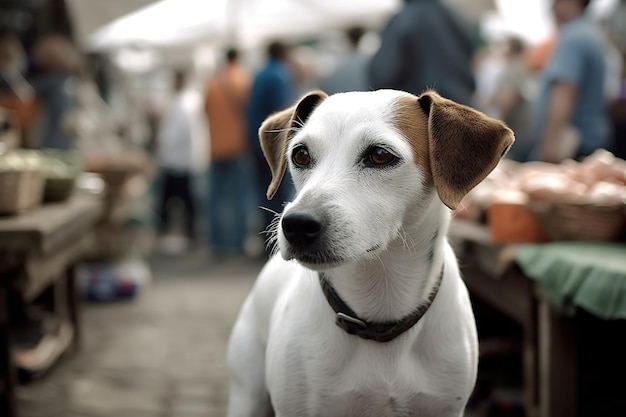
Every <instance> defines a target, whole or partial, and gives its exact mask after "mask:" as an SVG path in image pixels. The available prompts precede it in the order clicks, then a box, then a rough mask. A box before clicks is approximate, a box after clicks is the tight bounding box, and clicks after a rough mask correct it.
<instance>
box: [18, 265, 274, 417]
mask: <svg viewBox="0 0 626 417" xmlns="http://www.w3.org/2000/svg"><path fill="white" fill-rule="evenodd" d="M151 264H152V271H153V274H154V275H155V277H154V279H153V281H152V282H151V284H150V285H148V286H147V287H146V288H145V290H144V291H143V292H142V293H141V294H140V295H139V296H138V297H137V298H136V299H134V300H132V301H124V302H112V303H87V304H86V305H85V308H84V310H83V329H84V339H83V344H82V348H81V349H80V351H79V352H78V353H77V354H75V355H71V356H69V357H67V358H65V359H63V360H62V361H61V363H60V364H59V365H57V366H56V367H55V368H54V369H53V370H52V371H51V372H50V373H49V374H47V375H44V376H43V377H41V378H39V379H38V380H36V381H34V382H31V383H30V384H28V385H26V386H23V387H20V390H19V392H18V396H19V410H20V413H21V414H20V416H21V417H113V416H115V417H200V416H202V417H214V416H215V417H217V416H220V417H221V416H224V415H225V413H226V403H227V392H228V379H227V370H226V365H225V354H226V341H227V338H228V335H229V333H230V329H231V327H232V325H233V323H234V320H235V318H236V315H237V312H238V310H239V307H240V306H241V303H242V302H243V300H244V298H245V296H246V295H247V293H248V291H249V290H250V288H251V286H252V283H253V280H254V277H255V276H256V274H257V273H258V271H259V269H260V267H261V265H262V263H261V262H259V261H251V260H249V259H244V258H239V259H230V260H222V261H210V260H208V259H207V258H206V257H205V256H203V255H202V253H196V254H191V255H187V256H184V257H181V258H167V257H158V256H155V257H153V259H152V261H151Z"/></svg>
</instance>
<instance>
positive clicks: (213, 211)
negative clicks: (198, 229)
mask: <svg viewBox="0 0 626 417" xmlns="http://www.w3.org/2000/svg"><path fill="white" fill-rule="evenodd" d="M227 174H228V172H227V170H226V164H225V162H223V161H213V162H212V163H211V168H210V173H209V204H208V208H209V245H210V246H211V248H212V249H213V250H214V251H216V252H219V251H221V250H223V248H224V245H225V242H224V240H225V236H224V224H223V223H224V217H225V216H226V215H227V209H225V206H226V205H225V204H224V195H225V194H226V193H227V192H228V183H227V181H226V180H227V177H228V175H227Z"/></svg>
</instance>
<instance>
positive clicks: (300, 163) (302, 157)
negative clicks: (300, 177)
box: [291, 146, 311, 168]
mask: <svg viewBox="0 0 626 417" xmlns="http://www.w3.org/2000/svg"><path fill="white" fill-rule="evenodd" d="M291 160H292V161H293V163H294V164H295V165H296V166H297V167H300V168H304V167H307V166H309V165H310V164H311V155H309V150H308V149H307V148H306V147H305V146H298V147H297V148H296V149H294V150H293V153H292V154H291Z"/></svg>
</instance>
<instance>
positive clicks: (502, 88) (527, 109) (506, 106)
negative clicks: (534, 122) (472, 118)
mask: <svg viewBox="0 0 626 417" xmlns="http://www.w3.org/2000/svg"><path fill="white" fill-rule="evenodd" d="M524 52H525V46H524V43H523V41H522V40H521V39H519V38H517V37H511V38H509V39H508V40H507V41H506V49H505V53H504V56H505V63H504V68H503V69H502V72H501V73H500V75H499V77H498V79H497V82H496V88H495V91H494V93H493V96H492V97H491V99H490V104H491V105H492V106H493V108H494V109H495V115H494V116H495V117H497V118H499V119H501V120H503V121H504V122H505V123H506V124H507V125H508V126H509V127H510V128H511V129H512V130H513V132H515V143H514V144H513V146H512V147H511V149H510V150H509V152H508V153H507V157H508V158H510V159H513V160H516V161H520V162H524V161H526V160H528V158H529V154H530V152H531V151H532V149H533V147H534V145H535V143H534V142H533V141H532V137H531V132H530V123H531V117H532V99H531V91H530V90H531V85H530V82H531V80H530V73H529V69H528V67H527V65H526V62H525V59H524Z"/></svg>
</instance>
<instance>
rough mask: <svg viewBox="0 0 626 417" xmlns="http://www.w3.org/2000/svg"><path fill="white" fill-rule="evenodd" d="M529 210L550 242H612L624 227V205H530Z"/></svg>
mask: <svg viewBox="0 0 626 417" xmlns="http://www.w3.org/2000/svg"><path fill="white" fill-rule="evenodd" d="M528 207H529V209H530V210H531V212H532V213H533V215H534V216H535V218H536V219H537V222H538V223H539V225H540V227H541V230H542V232H543V233H544V235H545V236H546V237H547V238H548V239H549V240H584V241H613V240H616V239H618V238H619V237H621V236H622V235H623V233H624V228H625V227H626V205H625V204H618V205H611V206H602V205H596V204H565V203H553V202H540V201H532V202H530V203H529V204H528Z"/></svg>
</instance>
